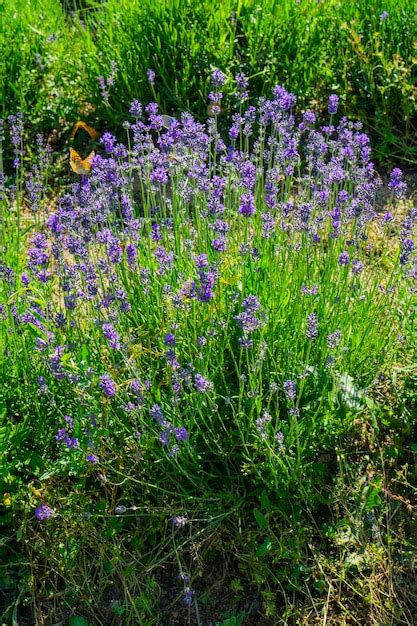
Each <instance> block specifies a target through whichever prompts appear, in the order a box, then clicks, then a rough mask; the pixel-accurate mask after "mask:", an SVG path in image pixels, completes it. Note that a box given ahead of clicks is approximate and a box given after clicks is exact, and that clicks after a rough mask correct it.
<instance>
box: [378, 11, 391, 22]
mask: <svg viewBox="0 0 417 626" xmlns="http://www.w3.org/2000/svg"><path fill="white" fill-rule="evenodd" d="M388 15H389V14H388V13H387V11H382V13H381V15H380V16H379V19H380V20H381V22H384V21H385V20H386V19H387V17H388Z"/></svg>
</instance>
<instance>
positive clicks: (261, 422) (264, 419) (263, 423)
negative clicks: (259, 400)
mask: <svg viewBox="0 0 417 626" xmlns="http://www.w3.org/2000/svg"><path fill="white" fill-rule="evenodd" d="M271 420H272V417H271V415H270V414H269V413H268V411H264V412H263V414H262V416H261V417H258V419H257V420H256V430H257V431H258V433H259V435H260V437H261V439H266V438H267V432H266V428H267V425H268V424H269V423H270V422H271Z"/></svg>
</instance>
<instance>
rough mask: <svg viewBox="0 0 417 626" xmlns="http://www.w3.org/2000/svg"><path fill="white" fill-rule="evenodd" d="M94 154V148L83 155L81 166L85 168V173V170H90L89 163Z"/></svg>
mask: <svg viewBox="0 0 417 626" xmlns="http://www.w3.org/2000/svg"><path fill="white" fill-rule="evenodd" d="M95 156H96V153H95V152H94V150H92V151H91V152H90V154H89V155H88V156H86V157H85V159H84V161H82V166H83V167H84V169H85V173H87V172H89V171H90V170H91V163H92V161H93V158H94V157H95Z"/></svg>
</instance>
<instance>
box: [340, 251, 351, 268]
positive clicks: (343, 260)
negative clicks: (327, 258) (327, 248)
mask: <svg viewBox="0 0 417 626" xmlns="http://www.w3.org/2000/svg"><path fill="white" fill-rule="evenodd" d="M348 264H349V253H348V252H346V251H345V252H341V253H340V255H339V265H342V266H343V265H348Z"/></svg>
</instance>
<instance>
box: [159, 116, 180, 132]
mask: <svg viewBox="0 0 417 626" xmlns="http://www.w3.org/2000/svg"><path fill="white" fill-rule="evenodd" d="M161 118H162V126H163V127H164V128H167V129H168V130H169V129H170V128H171V126H172V125H173V123H174V122H176V121H177V120H176V119H175V117H171V115H165V114H163V115H161Z"/></svg>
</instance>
